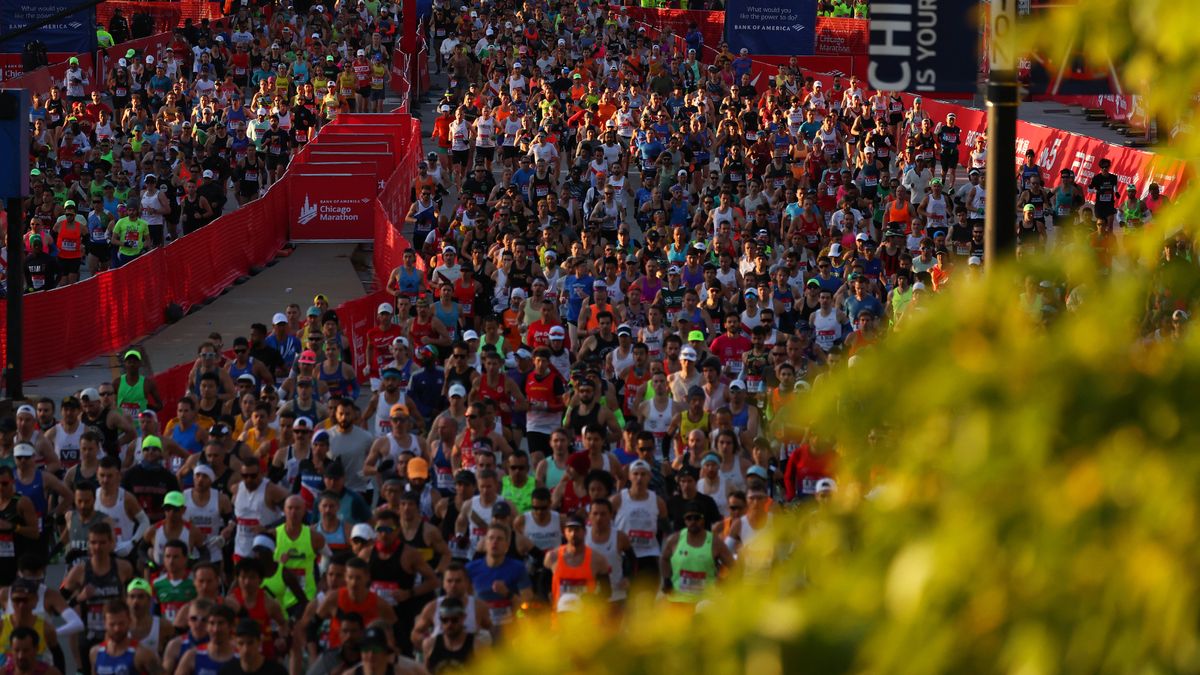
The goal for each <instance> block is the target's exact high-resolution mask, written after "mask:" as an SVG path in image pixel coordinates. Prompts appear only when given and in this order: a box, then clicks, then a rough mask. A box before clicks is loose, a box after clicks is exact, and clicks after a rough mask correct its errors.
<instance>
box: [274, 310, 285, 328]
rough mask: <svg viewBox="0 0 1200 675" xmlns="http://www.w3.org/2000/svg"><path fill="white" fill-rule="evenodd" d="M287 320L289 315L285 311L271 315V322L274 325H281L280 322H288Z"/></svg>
mask: <svg viewBox="0 0 1200 675" xmlns="http://www.w3.org/2000/svg"><path fill="white" fill-rule="evenodd" d="M287 322H288V320H287V315H286V314H284V313H283V312H275V316H273V317H271V324H272V325H276V326H277V325H279V324H281V323H287Z"/></svg>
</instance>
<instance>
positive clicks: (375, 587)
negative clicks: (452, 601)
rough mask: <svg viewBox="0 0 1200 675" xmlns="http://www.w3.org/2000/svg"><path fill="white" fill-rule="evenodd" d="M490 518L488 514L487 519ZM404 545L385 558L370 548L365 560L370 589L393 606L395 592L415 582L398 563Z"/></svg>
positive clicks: (396, 602)
mask: <svg viewBox="0 0 1200 675" xmlns="http://www.w3.org/2000/svg"><path fill="white" fill-rule="evenodd" d="M490 520H491V517H490V516H489V518H488V521H490ZM404 546H405V544H404V543H403V542H401V543H400V545H399V546H397V547H396V550H395V551H394V552H393V553H392V555H391V557H389V558H386V559H384V558H382V557H381V556H380V555H379V550H378V549H371V559H370V560H369V561H368V562H367V567H368V569H369V570H370V572H371V590H372V591H374V592H375V594H376V595H378V596H379V597H380V598H381V599H382V600H383V601H384V602H386V603H388V604H389V605H392V606H393V607H394V606H396V605H397V604H400V603H399V601H397V600H396V596H395V594H396V592H397V591H399V590H401V589H404V590H408V591H411V590H412V588H413V586H414V585H416V583H417V579H416V575H414V574H413V573H412V572H407V571H405V569H404V566H403V565H401V564H400V556H401V555H402V554H403V553H404Z"/></svg>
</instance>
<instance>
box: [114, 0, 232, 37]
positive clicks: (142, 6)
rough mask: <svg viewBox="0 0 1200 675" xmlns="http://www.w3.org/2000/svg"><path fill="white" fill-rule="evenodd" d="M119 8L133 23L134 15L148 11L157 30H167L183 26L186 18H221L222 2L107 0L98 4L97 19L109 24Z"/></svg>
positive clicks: (198, 20) (195, 19)
mask: <svg viewBox="0 0 1200 675" xmlns="http://www.w3.org/2000/svg"><path fill="white" fill-rule="evenodd" d="M117 9H120V10H121V13H122V14H124V15H125V19H126V20H127V21H129V22H130V23H131V24H132V23H133V15H134V14H141V13H143V12H144V13H146V14H149V15H150V16H152V17H154V28H155V30H156V32H166V31H170V30H172V29H174V28H175V27H176V26H182V25H183V20H184V19H191V20H192V21H193V22H194V23H196V24H199V23H200V20H201V19H210V20H216V19H219V18H221V3H219V2H209V1H208V0H175V1H174V2H152V1H146V0H105V2H102V3H100V4H99V5H97V6H96V21H97V22H99V23H101V24H104V26H105V27H107V26H108V21H109V19H111V18H112V15H113V12H114V11H116V10H117Z"/></svg>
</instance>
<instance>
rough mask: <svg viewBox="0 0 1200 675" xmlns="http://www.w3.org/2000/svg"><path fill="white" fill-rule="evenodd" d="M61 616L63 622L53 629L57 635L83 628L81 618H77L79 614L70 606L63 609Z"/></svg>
mask: <svg viewBox="0 0 1200 675" xmlns="http://www.w3.org/2000/svg"><path fill="white" fill-rule="evenodd" d="M61 616H62V620H63V624H62V625H61V626H59V627H58V630H57V631H55V632H57V633H58V637H60V638H64V637H67V636H69V635H74V634H76V633H78V632H80V631H82V630H83V620H82V619H80V618H79V614H78V613H77V612H76V611H75V610H74V609H72V608H71V607H67V608H66V609H64V610H63V613H62V615H61ZM60 670H61V668H60Z"/></svg>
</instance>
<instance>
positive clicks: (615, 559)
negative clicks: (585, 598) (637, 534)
mask: <svg viewBox="0 0 1200 675" xmlns="http://www.w3.org/2000/svg"><path fill="white" fill-rule="evenodd" d="M617 540H618V537H617V530H616V529H610V530H609V533H608V541H604V542H599V541H596V533H595V532H593V531H592V528H591V526H588V528H587V537H586V538H585V539H584V542H585V543H586V544H587V546H588V548H590V549H592V550H593V551H595V552H596V554H597V555H602V556H604V559H605V560H607V561H608V567H609V572H608V580H609V583H610V585H611V586H612V595H610V596H609V601H610V602H617V601H619V600H624V599H625V596H626V591H625V589H623V588H620V586H621V580H622V579H624V578H625V572H624V570H622V568H621V551H620V550H619V549H618V548H617Z"/></svg>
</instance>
